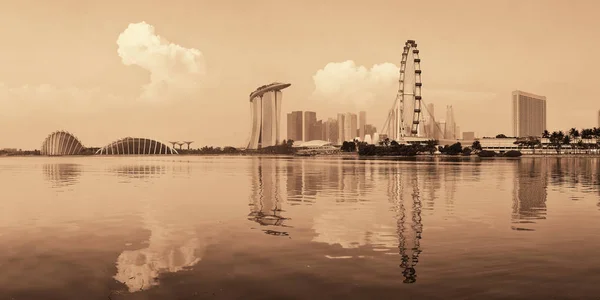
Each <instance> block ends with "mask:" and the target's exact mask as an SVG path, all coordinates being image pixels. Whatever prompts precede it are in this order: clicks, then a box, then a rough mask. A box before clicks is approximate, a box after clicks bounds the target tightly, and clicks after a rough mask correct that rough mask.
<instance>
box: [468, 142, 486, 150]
mask: <svg viewBox="0 0 600 300" xmlns="http://www.w3.org/2000/svg"><path fill="white" fill-rule="evenodd" d="M471 149H473V150H476V151H481V150H483V148H481V142H479V141H474V142H473V145H471Z"/></svg>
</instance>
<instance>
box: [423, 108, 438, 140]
mask: <svg viewBox="0 0 600 300" xmlns="http://www.w3.org/2000/svg"><path fill="white" fill-rule="evenodd" d="M425 116H426V120H427V129H426V130H427V137H428V138H433V139H435V137H436V134H439V133H436V132H437V131H439V129H438V127H437V125H436V120H435V107H434V106H433V103H429V104H427V112H426V114H425Z"/></svg>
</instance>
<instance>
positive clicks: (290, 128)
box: [286, 113, 296, 140]
mask: <svg viewBox="0 0 600 300" xmlns="http://www.w3.org/2000/svg"><path fill="white" fill-rule="evenodd" d="M286 120H287V123H286V124H287V135H286V138H287V139H288V140H289V139H292V140H293V139H294V138H293V136H294V135H295V132H294V129H295V128H294V126H295V125H296V124H295V122H294V119H293V117H292V113H288V114H287V119H286Z"/></svg>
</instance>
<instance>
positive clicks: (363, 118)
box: [358, 111, 367, 141]
mask: <svg viewBox="0 0 600 300" xmlns="http://www.w3.org/2000/svg"><path fill="white" fill-rule="evenodd" d="M366 125H367V112H366V111H361V112H359V113H358V138H359V139H360V140H361V141H364V140H365V126H366Z"/></svg>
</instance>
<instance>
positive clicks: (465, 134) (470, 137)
mask: <svg viewBox="0 0 600 300" xmlns="http://www.w3.org/2000/svg"><path fill="white" fill-rule="evenodd" d="M462 138H463V140H469V141H470V140H474V139H475V132H473V131H466V132H463V134H462Z"/></svg>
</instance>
